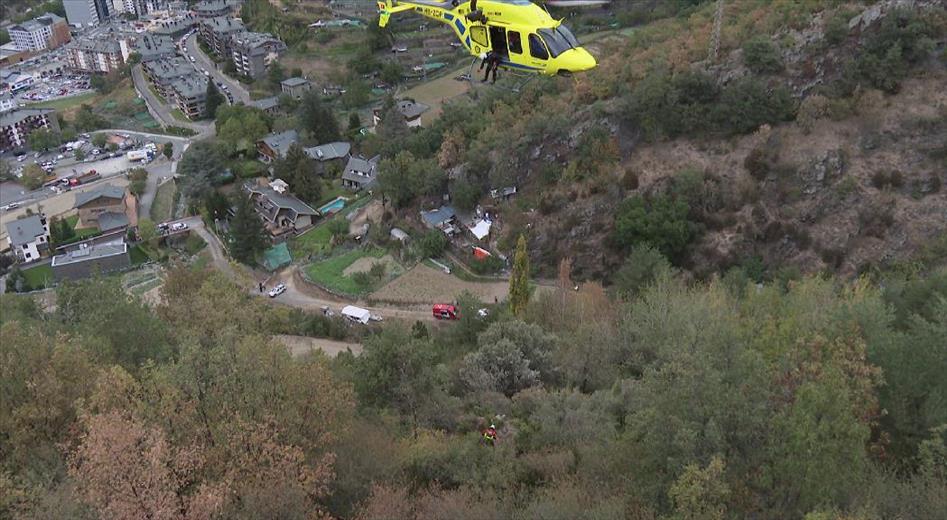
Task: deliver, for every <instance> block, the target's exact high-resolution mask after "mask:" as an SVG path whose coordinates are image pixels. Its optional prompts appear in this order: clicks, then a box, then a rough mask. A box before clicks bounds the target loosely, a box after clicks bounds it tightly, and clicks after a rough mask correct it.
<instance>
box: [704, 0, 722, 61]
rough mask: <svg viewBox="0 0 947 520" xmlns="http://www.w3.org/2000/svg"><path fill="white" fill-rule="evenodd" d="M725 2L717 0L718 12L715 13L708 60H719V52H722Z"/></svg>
mask: <svg viewBox="0 0 947 520" xmlns="http://www.w3.org/2000/svg"><path fill="white" fill-rule="evenodd" d="M723 3H724V0H717V12H716V13H714V28H713V32H711V35H710V53H709V54H708V55H707V61H709V62H711V63H716V62H717V54H718V53H719V52H720V31H721V29H722V28H723Z"/></svg>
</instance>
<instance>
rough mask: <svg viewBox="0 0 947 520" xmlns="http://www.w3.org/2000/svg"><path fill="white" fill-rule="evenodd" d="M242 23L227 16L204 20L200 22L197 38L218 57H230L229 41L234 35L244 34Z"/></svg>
mask: <svg viewBox="0 0 947 520" xmlns="http://www.w3.org/2000/svg"><path fill="white" fill-rule="evenodd" d="M246 30H247V28H246V27H245V26H244V25H243V22H242V21H240V20H236V19H233V18H230V17H228V16H218V17H215V18H205V19H202V20H201V21H200V29H199V30H198V33H197V34H198V37H199V38H200V39H201V41H202V42H204V44H205V45H207V47H208V48H209V49H210V50H211V51H213V52H214V54H216V55H218V56H224V57H228V56H230V40H231V38H233V37H234V36H235V35H237V34H240V33H243V32H246Z"/></svg>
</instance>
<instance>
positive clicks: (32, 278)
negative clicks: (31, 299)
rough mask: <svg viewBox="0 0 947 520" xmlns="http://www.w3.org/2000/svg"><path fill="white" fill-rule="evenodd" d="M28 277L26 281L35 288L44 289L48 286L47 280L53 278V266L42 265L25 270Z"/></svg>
mask: <svg viewBox="0 0 947 520" xmlns="http://www.w3.org/2000/svg"><path fill="white" fill-rule="evenodd" d="M23 276H25V277H26V283H28V284H29V286H30V287H31V288H33V289H42V288H43V287H46V282H47V281H49V282H52V280H53V268H52V267H51V266H50V265H49V264H46V265H40V266H37V267H33V268H31V269H27V270H25V271H23Z"/></svg>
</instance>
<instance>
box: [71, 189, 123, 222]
mask: <svg viewBox="0 0 947 520" xmlns="http://www.w3.org/2000/svg"><path fill="white" fill-rule="evenodd" d="M73 209H75V210H76V211H78V213H79V222H78V223H77V224H76V227H78V228H96V229H98V230H99V231H101V232H103V233H107V232H110V231H117V230H126V229H128V228H129V227H135V226H137V225H138V201H137V200H136V199H135V196H134V195H132V194H131V193H130V192H128V191H127V190H125V188H120V187H118V186H113V185H106V186H102V187H99V188H95V189H92V190H88V191H82V192H78V193H76V200H75V203H74V204H73Z"/></svg>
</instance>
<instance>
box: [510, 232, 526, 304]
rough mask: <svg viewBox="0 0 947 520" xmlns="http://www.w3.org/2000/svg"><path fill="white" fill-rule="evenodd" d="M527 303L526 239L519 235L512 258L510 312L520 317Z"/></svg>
mask: <svg viewBox="0 0 947 520" xmlns="http://www.w3.org/2000/svg"><path fill="white" fill-rule="evenodd" d="M527 303H529V254H528V253H527V252H526V237H525V236H523V235H520V238H519V240H518V241H517V242H516V254H515V255H514V256H513V274H512V275H511V276H510V312H512V313H513V315H514V316H522V315H523V313H524V312H526V304H527Z"/></svg>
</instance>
